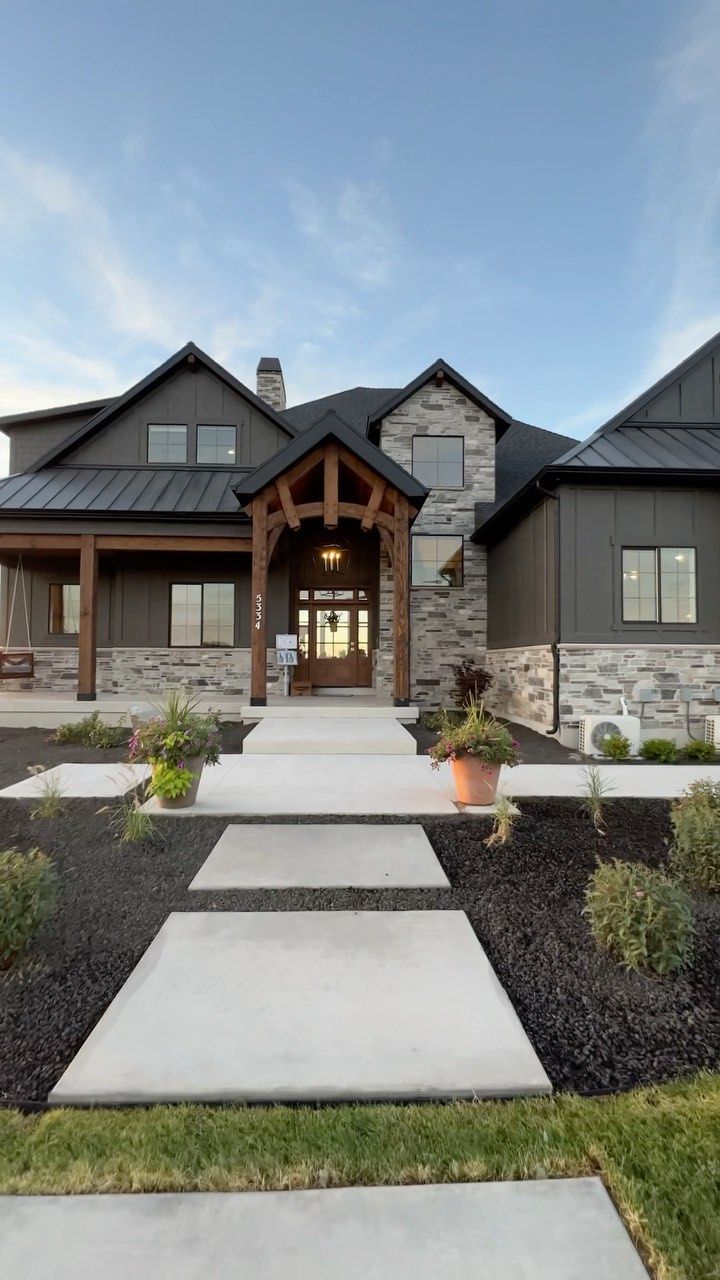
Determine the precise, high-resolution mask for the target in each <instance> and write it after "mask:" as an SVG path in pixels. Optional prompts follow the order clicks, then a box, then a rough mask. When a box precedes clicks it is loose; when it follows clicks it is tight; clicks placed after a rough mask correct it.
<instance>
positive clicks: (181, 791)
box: [147, 760, 193, 800]
mask: <svg viewBox="0 0 720 1280" xmlns="http://www.w3.org/2000/svg"><path fill="white" fill-rule="evenodd" d="M192 784H193V772H192V769H189V768H188V767H187V765H177V764H167V763H166V762H165V761H164V760H155V761H153V771H152V777H151V779H150V781H149V783H148V788H147V789H148V795H151V796H163V798H164V799H166V800H177V799H179V798H180V796H186V795H187V793H188V791H189V790H190V788H191V786H192Z"/></svg>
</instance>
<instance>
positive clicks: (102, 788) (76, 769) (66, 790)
mask: <svg viewBox="0 0 720 1280" xmlns="http://www.w3.org/2000/svg"><path fill="white" fill-rule="evenodd" d="M149 776H150V768H149V766H148V765H146V764H126V763H124V762H123V761H110V760H109V761H108V763H107V764H58V765H55V767H54V768H52V769H46V770H45V771H44V773H40V774H34V775H32V776H30V775H28V777H26V778H22V779H21V780H20V782H14V783H13V784H12V786H10V787H4V788H3V790H2V791H0V796H3V797H5V798H7V799H9V800H35V799H39V797H40V796H42V795H43V792H44V789H45V788H46V787H47V785H48V783H51V784H56V785H57V786H58V788H59V790H60V792H61V794H62V795H63V796H64V797H65V798H67V799H76V800H80V799H92V798H94V797H96V798H97V799H102V798H105V797H111V796H123V795H125V793H126V792H127V791H130V790H131V789H132V788H133V787H137V786H138V785H139V784H140V783H141V782H144V781H145V780H146V779H147V778H149Z"/></svg>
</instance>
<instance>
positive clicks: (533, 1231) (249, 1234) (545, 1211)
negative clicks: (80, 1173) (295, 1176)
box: [0, 1178, 648, 1280]
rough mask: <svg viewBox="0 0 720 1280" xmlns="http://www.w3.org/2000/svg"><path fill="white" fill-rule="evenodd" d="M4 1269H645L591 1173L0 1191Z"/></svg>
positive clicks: (414, 1274)
mask: <svg viewBox="0 0 720 1280" xmlns="http://www.w3.org/2000/svg"><path fill="white" fill-rule="evenodd" d="M0 1275H3V1276H7V1277H8V1280H10V1277H14V1278H15V1280H20V1278H21V1277H22V1280H48V1277H50V1276H52V1280H97V1277H98V1276H100V1277H102V1280H245V1278H246V1277H247V1280H250V1277H252V1280H288V1278H290V1280H390V1277H392V1280H440V1277H442V1280H470V1277H477V1280H530V1278H532V1280H579V1278H580V1277H582V1280H648V1275H647V1272H646V1270H645V1268H644V1267H643V1265H642V1263H641V1261H640V1258H639V1257H638V1255H637V1253H636V1251H635V1249H634V1248H633V1245H632V1242H631V1240H630V1237H629V1236H628V1234H627V1232H626V1230H625V1228H624V1226H623V1224H622V1222H621V1221H620V1218H619V1217H618V1214H617V1212H616V1210H615V1208H614V1206H613V1204H612V1201H611V1200H610V1197H609V1196H608V1194H607V1192H606V1191H605V1188H604V1187H603V1185H602V1183H601V1182H600V1180H599V1178H577V1179H572V1180H571V1179H563V1180H561V1179H558V1180H557V1181H542V1182H486V1183H477V1182H475V1183H472V1182H471V1183H466V1184H463V1185H460V1186H457V1185H452V1184H450V1185H447V1186H429V1187H427V1186H421V1187H347V1188H342V1189H339V1190H331V1191H259V1192H257V1191H255V1192H239V1193H238V1192H235V1193H232V1192H215V1193H213V1192H194V1193H192V1192H191V1193H188V1194H184V1195H183V1194H182V1193H177V1192H175V1193H169V1194H166V1195H124V1196H119V1195H102V1196H97V1195H96V1196H87V1195H85V1196H3V1197H0Z"/></svg>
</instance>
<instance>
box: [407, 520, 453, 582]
mask: <svg viewBox="0 0 720 1280" xmlns="http://www.w3.org/2000/svg"><path fill="white" fill-rule="evenodd" d="M420 538H434V539H435V541H436V542H439V541H440V540H441V539H448V538H452V540H453V542H458V541H459V543H460V581H459V582H415V581H413V569H414V565H415V557H414V555H413V546H414V544H415V542H416V540H418V539H420ZM410 586H411V588H412V589H413V590H414V591H461V590H462V588H463V587H464V586H465V538H464V537H463V535H462V534H461V533H433V532H431V531H430V530H426V531H422V530H418V532H417V533H413V534H411V537H410Z"/></svg>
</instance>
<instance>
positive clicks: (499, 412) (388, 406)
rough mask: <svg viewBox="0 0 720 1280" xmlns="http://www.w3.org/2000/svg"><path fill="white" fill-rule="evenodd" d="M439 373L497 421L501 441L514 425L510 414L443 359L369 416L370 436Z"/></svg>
mask: <svg viewBox="0 0 720 1280" xmlns="http://www.w3.org/2000/svg"><path fill="white" fill-rule="evenodd" d="M437 373H443V374H444V375H445V377H446V378H447V380H448V382H451V383H452V385H453V386H454V387H456V388H457V389H458V391H462V393H463V395H466V396H467V398H468V400H472V402H473V404H476V405H478V406H479V407H480V408H481V409H484V410H485V412H486V413H488V414H489V415H490V417H491V418H494V419H495V423H496V427H497V439H498V440H499V439H500V436H501V435H502V434H503V432H505V431H507V429H508V427H509V426H510V424H511V423H512V418H511V416H510V414H509V413H506V412H505V410H504V409H501V408H500V406H499V405H497V404H494V403H493V401H492V400H490V399H488V397H487V396H486V395H483V393H482V391H479V390H478V388H477V387H475V386H473V384H472V382H468V380H467V378H463V376H462V374H461V373H458V371H457V369H453V367H452V365H450V364H448V363H447V361H446V360H442V359H439V360H435V362H434V363H433V364H431V365H429V366H428V368H427V369H424V370H423V372H422V373H419V374H418V376H417V378H413V380H412V382H408V384H407V386H406V387H402V388H401V390H400V391H395V392H393V393H392V394H391V395H390V396H389V397H388V399H387V400H386V401H385V402H384V403H383V404H381V405H380V406H379V407H378V408H377V409H375V410H373V412H371V413H370V414H369V415H368V435H372V434H373V428H375V427H377V426H378V425H379V423H380V421H381V420H382V419H383V418H386V417H387V415H388V414H389V413H392V412H393V410H394V409H397V408H399V406H400V405H401V404H403V403H404V401H405V400H407V399H409V397H410V396H411V395H413V394H414V393H415V392H416V391H419V390H420V388H421V387H424V386H425V384H426V383H427V382H430V381H431V379H432V378H434V377H435V375H436V374H437Z"/></svg>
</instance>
